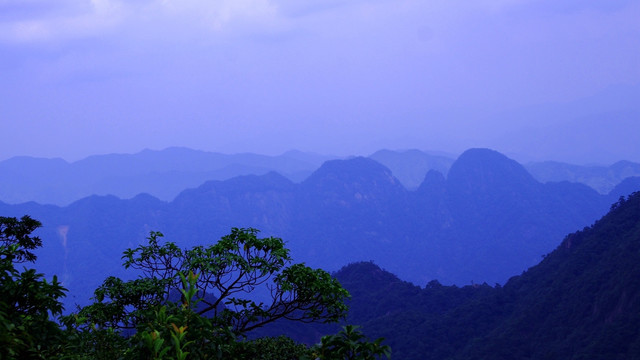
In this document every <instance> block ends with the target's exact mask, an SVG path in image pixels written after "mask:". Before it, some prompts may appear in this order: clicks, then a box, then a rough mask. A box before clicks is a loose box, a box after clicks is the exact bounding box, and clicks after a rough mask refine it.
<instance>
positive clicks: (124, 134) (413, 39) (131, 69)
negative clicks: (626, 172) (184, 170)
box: [0, 0, 640, 163]
mask: <svg viewBox="0 0 640 360" xmlns="http://www.w3.org/2000/svg"><path fill="white" fill-rule="evenodd" d="M169 146H187V147H191V148H194V149H200V150H207V151H217V152H225V153H236V152H256V153H263V154H278V153H282V152H284V151H287V150H290V149H299V150H303V151H313V152H318V153H324V154H335V155H347V154H362V155H368V154H370V153H372V152H373V151H375V150H378V149H381V148H388V149H408V148H417V149H422V150H441V151H447V152H451V153H454V154H455V153H459V152H460V151H462V150H464V149H466V148H469V147H490V148H493V149H496V150H498V151H501V152H504V153H506V154H508V155H510V156H513V157H515V158H516V159H519V160H521V161H527V160H540V159H554V160H561V161H568V162H574V163H608V162H613V161H615V160H621V159H627V160H632V161H636V162H640V1H638V0H607V1H602V0H562V1H559V0H473V1H469V0H369V1H364V0H304V1H301V0H215V1H212V0H91V1H90V0H56V1H52V0H0V160H3V159H6V158H9V157H12V156H16V155H32V156H43V157H62V158H65V159H67V160H77V159H80V158H83V157H86V156H88V155H91V154H97V153H112V152H126V153H130V152H137V151H140V150H142V149H144V148H151V149H163V148H165V147H169Z"/></svg>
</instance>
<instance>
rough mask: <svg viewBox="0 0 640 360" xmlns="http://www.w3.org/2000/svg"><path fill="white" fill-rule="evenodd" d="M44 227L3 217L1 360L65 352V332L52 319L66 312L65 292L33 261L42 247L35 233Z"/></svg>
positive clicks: (0, 240) (0, 239)
mask: <svg viewBox="0 0 640 360" xmlns="http://www.w3.org/2000/svg"><path fill="white" fill-rule="evenodd" d="M40 225H41V224H40V223H39V222H38V221H36V220H33V219H31V218H30V217H28V216H24V217H22V218H21V219H20V220H18V219H16V218H7V217H0V359H40V358H49V357H53V356H55V355H57V354H60V353H61V351H62V345H61V344H62V337H63V333H62V331H61V330H60V328H59V327H58V325H57V324H56V323H55V322H53V321H51V320H50V317H51V316H55V315H59V314H61V313H62V310H63V307H62V303H61V302H60V301H59V299H60V298H61V297H63V296H64V293H65V289H64V288H63V287H62V285H61V284H60V283H59V282H58V280H57V278H56V277H55V276H54V277H53V279H52V280H51V281H47V280H46V279H45V278H44V277H43V275H42V274H39V273H37V272H36V270H35V269H26V268H24V269H23V270H22V271H19V270H18V269H16V267H15V265H16V264H17V263H24V262H33V261H35V260H36V256H35V254H34V253H33V250H34V249H36V248H37V247H38V246H40V245H41V243H42V242H41V240H40V239H39V238H38V237H35V236H31V233H32V232H33V231H34V230H35V229H36V228H38V227H39V226H40Z"/></svg>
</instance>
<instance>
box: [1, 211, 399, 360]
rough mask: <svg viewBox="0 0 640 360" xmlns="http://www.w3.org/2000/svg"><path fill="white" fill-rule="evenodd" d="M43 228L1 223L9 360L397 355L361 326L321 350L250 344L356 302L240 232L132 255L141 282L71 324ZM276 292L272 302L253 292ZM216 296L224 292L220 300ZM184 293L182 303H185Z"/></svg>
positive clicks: (321, 274) (101, 293)
mask: <svg viewBox="0 0 640 360" xmlns="http://www.w3.org/2000/svg"><path fill="white" fill-rule="evenodd" d="M38 226H40V223H39V222H37V221H35V220H33V219H31V218H29V217H27V216H25V217H23V218H22V219H21V220H17V219H15V218H2V217H0V234H1V235H0V280H1V281H2V283H1V285H2V286H1V287H0V359H49V358H60V359H75V360H80V359H82V360H85V359H87V360H88V359H105V360H106V359H154V360H161V359H176V360H186V359H238V360H239V359H263V360H287V359H308V358H311V357H317V358H319V359H338V358H340V359H343V358H344V359H363V360H366V359H374V358H376V356H378V355H387V356H388V355H389V348H388V347H387V346H383V345H381V344H380V342H381V341H382V340H381V339H378V340H376V341H375V342H373V343H370V342H368V341H366V339H365V338H364V336H363V335H362V334H361V333H360V332H359V331H358V330H356V328H355V327H351V326H348V327H346V328H345V330H344V331H343V332H342V333H340V334H337V335H333V336H328V337H325V338H323V340H322V343H321V344H320V345H318V346H317V347H316V348H314V349H309V348H308V347H306V346H305V345H300V344H296V343H295V342H294V341H293V340H291V339H290V338H288V337H284V336H280V337H274V338H270V337H267V338H259V339H252V340H247V339H246V338H245V333H246V332H247V331H250V330H252V329H255V328H256V327H259V326H262V325H264V324H267V323H270V322H273V321H275V320H277V319H289V320H297V321H301V322H311V321H323V322H332V321H337V320H338V319H340V318H342V317H343V316H344V315H345V313H346V305H345V304H344V300H345V299H346V297H348V296H349V294H348V293H347V291H346V290H344V289H343V288H342V287H341V286H340V284H339V283H338V282H337V281H336V280H335V279H333V278H332V277H331V276H330V275H329V274H328V273H327V272H325V271H323V270H320V269H311V268H309V267H307V266H305V265H303V264H291V259H290V257H289V251H288V250H287V249H286V248H285V247H284V243H283V241H282V240H281V239H279V238H273V237H271V238H265V239H260V238H258V237H257V230H255V229H233V230H232V232H231V234H230V235H228V236H225V237H223V238H222V239H221V240H220V241H219V242H218V243H217V244H214V245H212V246H209V247H202V246H200V247H195V248H192V249H180V248H178V247H177V246H176V245H175V244H174V243H165V244H160V243H159V238H160V237H162V234H160V233H158V232H152V233H151V235H150V237H149V239H148V244H147V245H142V246H139V247H138V248H136V249H129V250H127V251H126V252H125V254H124V256H123V259H124V260H125V267H131V268H133V269H137V270H139V271H141V273H142V275H143V276H141V277H140V278H138V279H135V280H130V281H124V280H121V279H119V278H116V277H109V278H107V279H106V280H105V281H104V282H103V284H102V285H101V286H100V287H99V288H98V289H96V291H95V293H94V300H95V302H94V303H93V304H91V305H89V306H87V307H84V308H81V309H79V311H78V312H77V313H75V314H71V315H67V316H63V317H60V320H61V322H62V324H63V325H64V327H65V329H64V330H63V329H62V328H61V327H60V326H59V324H58V323H56V322H54V321H52V320H51V319H50V318H51V317H52V316H58V315H61V313H62V310H63V308H62V304H61V303H60V301H59V298H61V297H62V296H64V292H65V291H66V290H65V289H64V288H63V287H62V286H61V285H60V283H59V282H58V281H57V279H56V278H55V277H54V278H53V280H52V281H51V282H49V281H47V280H46V279H44V278H43V276H42V274H38V273H36V271H35V270H34V269H24V271H22V272H21V271H18V270H16V268H15V264H16V263H22V262H27V261H34V260H35V259H36V256H35V254H34V253H33V250H35V249H36V248H37V247H39V246H41V241H40V239H39V238H37V237H34V236H31V232H32V231H33V230H35V229H36V228H37V227H38ZM261 285H262V286H266V287H267V289H268V290H269V291H270V295H271V301H270V302H267V303H266V304H265V303H262V302H256V300H254V299H252V298H250V297H243V296H241V295H243V294H245V293H250V292H252V291H253V290H254V289H256V287H258V286H261ZM211 294H213V296H211ZM176 296H177V300H176Z"/></svg>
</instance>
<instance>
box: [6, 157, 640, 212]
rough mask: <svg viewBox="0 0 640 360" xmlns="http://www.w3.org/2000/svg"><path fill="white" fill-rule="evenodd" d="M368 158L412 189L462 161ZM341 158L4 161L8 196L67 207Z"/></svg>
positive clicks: (618, 169)
mask: <svg viewBox="0 0 640 360" xmlns="http://www.w3.org/2000/svg"><path fill="white" fill-rule="evenodd" d="M368 157H369V158H370V159H373V160H375V161H377V162H378V163H380V164H382V165H384V166H386V167H387V168H388V169H389V170H391V172H392V174H393V176H394V177H396V178H397V179H398V180H399V181H400V183H401V184H402V185H403V186H404V187H405V188H406V189H408V190H410V191H413V190H416V189H418V188H419V187H420V185H421V184H422V183H423V180H424V177H425V175H426V174H427V173H428V172H429V171H433V170H435V171H437V172H440V173H441V174H443V175H445V176H446V175H447V174H448V172H449V169H450V168H451V166H452V165H453V163H454V161H455V159H454V157H453V156H450V155H446V154H445V155H443V154H441V153H433V152H425V151H420V150H416V149H412V150H401V151H392V150H380V151H377V152H375V153H373V154H371V155H370V156H368ZM334 159H337V157H336V156H328V155H319V154H313V153H305V152H301V151H288V152H285V153H283V154H281V155H278V156H265V155H258V154H250V153H247V154H233V155H227V154H220V153H212V152H205V151H197V150H191V149H188V148H178V147H174V148H167V149H164V150H160V151H155V150H143V151H141V152H139V153H136V154H108V155H94V156H90V157H87V158H85V159H82V160H79V161H75V162H72V163H68V162H66V161H64V160H62V159H43V158H32V157H24V156H23V157H14V158H11V159H8V160H4V161H0V201H3V202H6V203H10V204H19V203H23V202H28V201H35V202H38V203H41V204H53V205H59V206H65V205H69V204H70V203H72V202H74V201H76V200H79V199H81V198H84V197H87V196H91V195H115V196H117V197H119V198H124V199H128V198H132V197H134V196H136V195H138V194H140V193H148V194H150V195H153V196H155V197H157V198H159V199H161V200H164V201H171V200H173V199H174V198H175V197H176V196H177V195H178V194H179V193H180V192H181V191H183V190H186V189H190V188H195V187H197V186H199V185H201V184H203V183H204V182H206V181H210V180H227V179H230V178H233V177H236V176H240V175H264V174H266V173H268V172H271V171H275V172H278V173H280V174H281V175H283V176H285V177H286V178H288V179H289V180H291V181H293V182H296V183H299V182H301V181H303V180H305V179H306V178H307V177H308V176H309V175H311V174H312V173H313V172H314V171H315V170H317V169H318V168H319V167H320V166H321V165H322V164H323V163H324V162H325V161H328V160H334ZM526 169H527V171H529V172H530V173H531V174H532V175H533V176H534V177H535V178H536V179H537V180H538V181H540V182H543V183H544V182H559V181H571V182H579V183H583V184H586V185H588V186H590V187H593V188H594V189H596V190H598V191H599V192H600V193H602V194H607V193H609V192H610V191H611V190H612V189H613V188H614V187H615V186H616V185H617V184H619V183H621V182H622V181H623V180H624V179H626V178H628V177H633V176H640V164H636V163H632V162H628V161H620V162H618V163H616V164H613V165H611V166H608V167H606V166H599V167H598V166H578V165H570V164H564V163H558V162H541V163H530V164H527V165H526Z"/></svg>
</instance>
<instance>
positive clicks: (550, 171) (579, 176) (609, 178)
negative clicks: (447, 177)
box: [525, 161, 640, 194]
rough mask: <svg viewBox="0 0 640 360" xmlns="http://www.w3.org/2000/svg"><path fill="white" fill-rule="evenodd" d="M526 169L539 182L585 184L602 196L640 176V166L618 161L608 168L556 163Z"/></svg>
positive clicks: (532, 165) (551, 162) (535, 165)
mask: <svg viewBox="0 0 640 360" xmlns="http://www.w3.org/2000/svg"><path fill="white" fill-rule="evenodd" d="M525 167H526V169H527V170H528V171H529V172H530V173H531V175H533V176H534V177H535V178H536V179H537V180H538V181H540V182H558V181H570V182H577V183H583V184H586V185H588V186H590V187H592V188H594V189H596V190H597V191H599V192H600V193H602V194H606V193H609V192H610V191H611V190H613V188H614V187H615V186H616V185H618V184H620V183H621V182H622V181H623V180H624V179H626V178H629V177H637V176H640V164H638V163H633V162H631V161H618V162H616V163H615V164H613V165H610V166H578V165H571V164H566V163H561V162H556V161H545V162H534V163H529V164H526V165H525Z"/></svg>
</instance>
